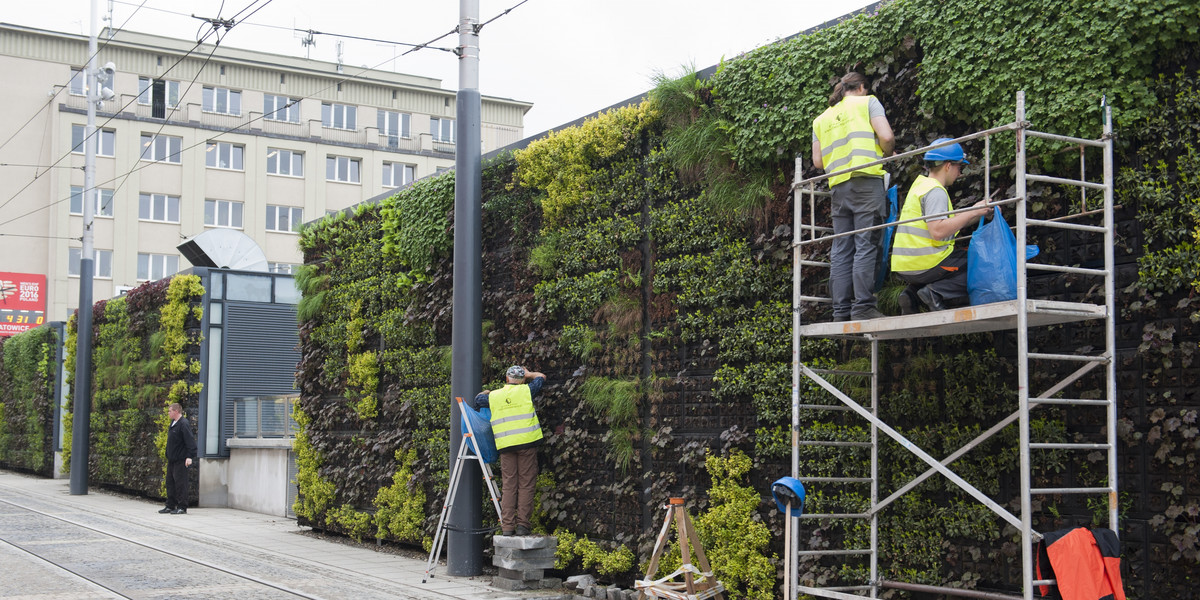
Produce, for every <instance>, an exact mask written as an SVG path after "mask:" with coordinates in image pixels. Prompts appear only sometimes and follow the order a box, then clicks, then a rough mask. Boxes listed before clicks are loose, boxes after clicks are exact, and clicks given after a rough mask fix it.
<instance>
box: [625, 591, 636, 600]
mask: <svg viewBox="0 0 1200 600" xmlns="http://www.w3.org/2000/svg"><path fill="white" fill-rule="evenodd" d="M637 597H638V591H637V590H625V600H637Z"/></svg>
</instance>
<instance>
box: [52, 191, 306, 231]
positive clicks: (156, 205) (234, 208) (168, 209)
mask: <svg viewBox="0 0 1200 600" xmlns="http://www.w3.org/2000/svg"><path fill="white" fill-rule="evenodd" d="M244 206H245V205H244V204H243V203H241V202H234V201H232V200H205V201H204V224H205V225H208V226H210V227H232V228H235V229H241V228H242V213H243V211H244ZM113 213H114V211H113V191H112V190H109V189H101V190H100V193H99V194H98V195H97V197H96V209H95V215H96V216H98V217H112V216H113ZM71 214H73V215H82V214H83V188H82V187H80V186H76V185H73V186H71ZM138 220H141V221H153V222H158V223H178V222H179V196H171V195H168V194H138ZM303 222H304V209H301V208H295V207H291V206H275V205H272V204H268V205H267V221H266V228H267V231H299V230H300V224H301V223H303Z"/></svg>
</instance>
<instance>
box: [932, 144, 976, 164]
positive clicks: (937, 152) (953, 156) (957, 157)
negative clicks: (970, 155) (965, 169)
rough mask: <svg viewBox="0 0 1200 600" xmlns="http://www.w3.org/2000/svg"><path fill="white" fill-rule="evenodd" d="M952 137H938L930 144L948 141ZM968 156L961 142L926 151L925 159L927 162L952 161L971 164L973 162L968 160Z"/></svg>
mask: <svg viewBox="0 0 1200 600" xmlns="http://www.w3.org/2000/svg"><path fill="white" fill-rule="evenodd" d="M951 139H953V138H938V139H936V140H933V143H932V144H930V146H935V145H937V144H941V143H943V142H948V141H950V140H951ZM966 156H967V155H966V153H965V152H963V148H962V146H961V145H960V144H950V145H949V146H943V147H941V148H934V149H933V150H930V151H928V152H926V153H925V160H926V161H927V162H939V161H950V162H957V163H962V164H964V165H969V164H971V162H970V161H968V160H967V158H966Z"/></svg>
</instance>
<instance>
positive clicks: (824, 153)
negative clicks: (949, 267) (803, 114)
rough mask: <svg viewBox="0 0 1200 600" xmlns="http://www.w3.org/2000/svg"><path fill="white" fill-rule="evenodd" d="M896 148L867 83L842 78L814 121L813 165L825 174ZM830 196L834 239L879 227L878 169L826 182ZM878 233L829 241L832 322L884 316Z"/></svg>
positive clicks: (880, 106)
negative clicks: (878, 293) (878, 295)
mask: <svg viewBox="0 0 1200 600" xmlns="http://www.w3.org/2000/svg"><path fill="white" fill-rule="evenodd" d="M895 143H896V140H895V135H894V134H893V133H892V127H891V125H890V124H889V123H888V120H887V115H886V114H885V113H884V111H883V104H881V103H880V102H879V100H878V99H876V98H875V96H871V95H868V94H867V78H866V77H864V76H863V75H862V74H860V73H847V74H846V75H845V76H843V77H842V79H841V80H840V81H838V83H837V84H836V85H835V86H834V88H833V95H831V96H830V97H829V108H828V109H826V110H825V112H823V113H821V116H819V117H817V118H816V120H815V121H813V143H812V153H813V165H814V166H816V167H817V168H818V169H824V170H825V172H826V173H833V172H835V171H842V170H844V169H848V168H853V167H855V166H858V165H864V164H867V163H870V162H873V161H876V160H879V159H881V158H883V157H884V156H890V155H891V154H892V148H893V146H894V145H895ZM829 191H830V192H831V193H832V194H833V232H834V233H835V234H838V233H845V232H848V231H854V230H856V229H864V228H867V227H873V226H876V225H880V224H882V223H883V220H884V218H886V215H885V214H884V213H885V210H886V200H885V196H884V190H883V167H882V166H880V165H875V166H873V167H866V168H863V169H858V170H856V171H852V172H849V173H843V174H840V175H835V176H833V177H830V178H829ZM881 231H882V230H878V229H876V230H873V231H865V232H860V233H856V234H854V235H852V236H845V237H840V238H835V239H834V240H833V247H832V248H831V249H830V252H829V263H830V270H829V291H830V295H831V296H833V318H834V320H835V321H849V320H851V319H854V320H859V319H875V318H878V317H882V316H884V315H883V313H881V312H879V309H878V308H876V306H875V274H876V272H877V271H878V268H879V257H880V253H879V240H880V236H881V235H882V234H881Z"/></svg>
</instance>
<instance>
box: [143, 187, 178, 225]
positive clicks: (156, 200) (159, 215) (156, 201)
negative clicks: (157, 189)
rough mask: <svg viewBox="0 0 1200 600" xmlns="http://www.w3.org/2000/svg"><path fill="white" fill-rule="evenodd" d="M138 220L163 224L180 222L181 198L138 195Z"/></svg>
mask: <svg viewBox="0 0 1200 600" xmlns="http://www.w3.org/2000/svg"><path fill="white" fill-rule="evenodd" d="M138 218H139V219H141V220H143V221H159V222H161V223H178V222H179V196H168V195H166V194H138Z"/></svg>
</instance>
